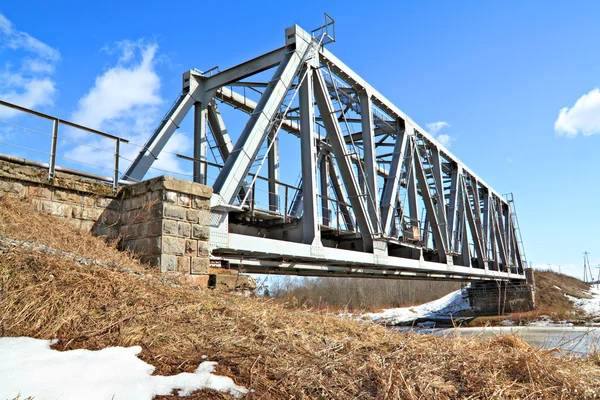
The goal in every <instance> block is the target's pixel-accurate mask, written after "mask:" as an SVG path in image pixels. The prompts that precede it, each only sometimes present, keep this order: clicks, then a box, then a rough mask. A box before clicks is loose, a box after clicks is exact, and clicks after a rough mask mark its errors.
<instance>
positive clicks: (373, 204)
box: [359, 90, 386, 234]
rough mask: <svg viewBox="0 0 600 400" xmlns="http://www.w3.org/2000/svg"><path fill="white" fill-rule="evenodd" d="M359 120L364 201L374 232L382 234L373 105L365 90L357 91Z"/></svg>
mask: <svg viewBox="0 0 600 400" xmlns="http://www.w3.org/2000/svg"><path fill="white" fill-rule="evenodd" d="M359 98H360V118H361V124H362V142H363V153H364V154H363V158H364V173H365V182H364V184H365V185H364V188H365V191H364V193H365V195H366V196H365V200H366V202H367V210H368V211H369V217H370V218H371V225H372V226H373V228H374V232H376V233H383V234H385V233H386V232H383V231H381V230H380V226H381V224H380V221H379V191H378V190H377V189H378V188H377V165H376V164H375V132H374V129H373V105H372V103H371V95H370V94H369V93H368V92H367V91H366V90H361V91H359Z"/></svg>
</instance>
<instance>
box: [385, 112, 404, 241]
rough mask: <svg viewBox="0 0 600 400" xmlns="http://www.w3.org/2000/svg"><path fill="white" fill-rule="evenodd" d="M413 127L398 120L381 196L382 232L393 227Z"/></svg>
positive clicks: (386, 232)
mask: <svg viewBox="0 0 600 400" xmlns="http://www.w3.org/2000/svg"><path fill="white" fill-rule="evenodd" d="M411 134H412V132H411V127H410V126H409V125H408V126H405V124H404V120H398V135H397V136H396V143H395V145H394V155H393V156H392V163H391V164H390V174H389V176H388V178H387V179H386V181H385V185H384V187H383V194H382V197H381V221H382V233H383V234H384V235H387V234H388V233H389V232H390V229H391V227H392V221H393V220H394V209H395V208H396V207H395V204H396V202H397V198H398V188H399V186H400V178H401V174H402V165H403V162H404V155H405V152H406V142H407V138H408V137H409V135H411Z"/></svg>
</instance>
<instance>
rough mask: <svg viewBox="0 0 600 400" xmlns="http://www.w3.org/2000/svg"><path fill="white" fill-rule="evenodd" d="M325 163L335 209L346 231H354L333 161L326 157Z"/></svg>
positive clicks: (352, 220)
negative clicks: (333, 194)
mask: <svg viewBox="0 0 600 400" xmlns="http://www.w3.org/2000/svg"><path fill="white" fill-rule="evenodd" d="M327 162H328V163H329V176H330V178H331V186H332V187H333V192H334V193H335V198H336V199H337V208H338V209H339V211H340V212H341V213H342V218H343V219H344V224H345V225H346V230H349V231H354V227H355V223H354V219H353V218H352V214H351V213H350V209H349V208H348V206H347V204H348V201H347V199H346V195H345V193H344V190H343V189H342V183H341V179H340V177H339V175H338V173H337V169H336V168H335V164H334V163H333V159H332V158H331V157H327ZM336 217H337V215H336ZM338 227H339V225H338Z"/></svg>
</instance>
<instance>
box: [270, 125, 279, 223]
mask: <svg viewBox="0 0 600 400" xmlns="http://www.w3.org/2000/svg"><path fill="white" fill-rule="evenodd" d="M268 138H269V144H270V149H269V154H268V160H267V163H268V165H267V168H268V175H269V210H271V211H278V210H279V185H278V184H277V183H276V182H278V181H279V141H278V140H277V137H276V135H275V131H274V130H271V132H269V135H268Z"/></svg>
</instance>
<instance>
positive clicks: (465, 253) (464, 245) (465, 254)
mask: <svg viewBox="0 0 600 400" xmlns="http://www.w3.org/2000/svg"><path fill="white" fill-rule="evenodd" d="M459 190H460V191H461V192H462V189H459ZM462 199H464V196H461V200H460V201H464V200H462ZM466 220H467V216H466V211H465V209H464V207H463V211H462V213H461V215H460V219H459V220H458V229H460V233H461V238H460V239H461V240H460V243H461V249H460V258H461V261H462V264H463V265H464V266H465V267H472V266H473V265H472V263H471V249H470V248H469V235H468V234H467V221H466Z"/></svg>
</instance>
